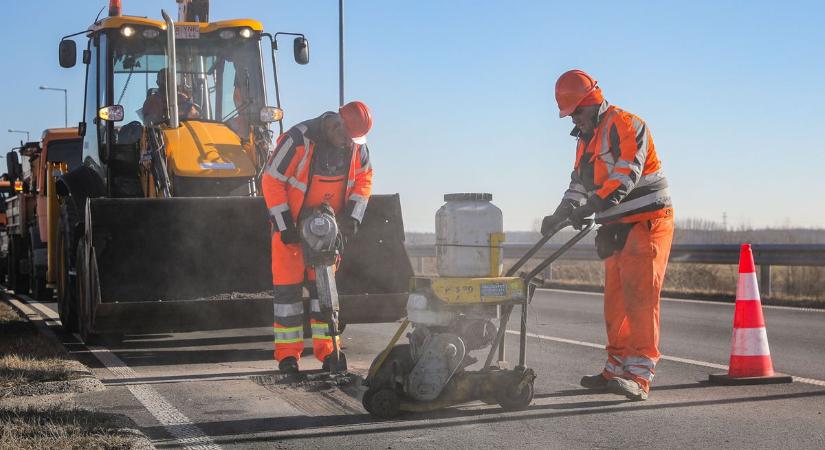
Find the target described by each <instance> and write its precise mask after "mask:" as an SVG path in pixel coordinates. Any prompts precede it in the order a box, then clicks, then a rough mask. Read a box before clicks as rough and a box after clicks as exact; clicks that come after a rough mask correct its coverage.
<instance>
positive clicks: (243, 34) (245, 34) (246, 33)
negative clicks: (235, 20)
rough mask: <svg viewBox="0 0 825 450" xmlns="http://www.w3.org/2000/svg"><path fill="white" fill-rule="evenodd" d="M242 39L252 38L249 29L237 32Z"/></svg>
mask: <svg viewBox="0 0 825 450" xmlns="http://www.w3.org/2000/svg"><path fill="white" fill-rule="evenodd" d="M238 34H240V35H241V37H242V38H244V39H249V38H251V37H252V30H251V29H249V28H241V31H240V32H238Z"/></svg>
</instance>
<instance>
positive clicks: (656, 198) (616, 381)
mask: <svg viewBox="0 0 825 450" xmlns="http://www.w3.org/2000/svg"><path fill="white" fill-rule="evenodd" d="M596 84H597V82H596V80H595V79H593V77H591V76H590V75H588V74H587V73H585V72H583V71H581V70H570V71H568V72H565V73H564V74H562V75H561V77H559V79H558V81H557V82H556V102H557V103H558V106H559V117H566V116H570V117H571V118H572V119H573V125H575V128H573V132H572V133H571V135H572V136H575V137H576V138H577V139H578V142H577V145H576V162H575V165H574V169H573V173H572V175H571V180H570V187H569V188H568V189H567V191H566V192H565V193H564V197H563V198H562V201H561V204H560V205H559V206H558V208H556V211H555V212H554V213H553V215H550V216H547V217H545V218H544V220H543V221H542V226H541V232H542V234H547V233H549V232H550V231H551V230H552V229H554V228H555V227H556V226H557V225H559V224H561V223H562V222H564V221H565V220H568V219H569V220H570V221H571V222H572V223H573V226H574V227H576V228H577V229H581V228H582V226H583V225H584V223H585V221H586V219H587V218H588V217H590V216H591V215H592V214H594V213H595V221H596V223H598V224H601V227H600V228H599V231H598V234H597V235H596V249H597V252H598V253H599V257H601V258H602V259H604V260H605V262H604V271H605V280H604V316H605V325H606V328H607V363H606V364H605V367H604V370H603V371H602V372H601V373H598V374H596V375H590V376H584V377H582V379H581V385H582V386H584V387H586V388H589V389H596V390H605V389H606V390H609V391H610V392H613V393H615V394H619V395H624V396H626V397H627V398H629V399H631V400H646V399H647V396H648V392H649V391H650V383H651V381H653V374H654V367H655V366H656V362H657V361H658V360H659V357H660V353H659V348H658V346H659V295H660V292H661V289H662V281H663V280H664V276H665V269H666V267H667V260H668V256H669V255H670V245H671V242H672V240H673V207H672V205H671V201H670V194H669V193H668V186H667V180H666V179H665V176H664V174H662V171H661V164H660V162H659V158H658V156H657V155H656V150H655V148H654V146H653V137H652V136H651V134H650V130H649V129H648V128H647V125H646V124H645V122H644V121H643V120H642V119H640V118H639V117H636V116H635V115H633V114H630V113H629V112H627V111H624V110H621V109H619V108H617V107H615V106H612V105H610V104H608V103H607V102H606V101H605V100H604V97H603V95H602V91H601V88H600V87H598V86H597V85H596Z"/></svg>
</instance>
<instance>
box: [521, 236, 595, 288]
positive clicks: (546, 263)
mask: <svg viewBox="0 0 825 450" xmlns="http://www.w3.org/2000/svg"><path fill="white" fill-rule="evenodd" d="M595 226H596V224H595V223H593V222H590V223H588V224H587V225H586V226H585V227H584V228H583V229H582V230H581V231H579V234H577V235H575V236H573V238H572V239H570V240H569V241H567V242H566V243H565V244H564V245H562V246H561V248H559V249H558V250H556V251H555V252H554V253H553V254H552V255H550V256H548V257H547V258H546V259H545V260H544V261H542V262H541V263H540V264H539V265H538V266H536V268H535V269H533V270H532V271H531V272H530V273H528V274H527V275H525V276H524V282H525V284H529V283H530V281H531V280H532V279H533V278H535V277H536V275H538V274H540V273H541V272H542V271H543V270H544V268H545V267H547V266H549V265H550V264H552V263H553V261H555V260H557V259H558V258H559V256H561V255H563V254H564V252H566V251H567V250H568V249H569V248H570V247H572V246H574V245H576V243H578V242H579V241H580V240H582V239H583V238H584V237H585V236H587V233H589V232H590V230H592V229H593V227H595Z"/></svg>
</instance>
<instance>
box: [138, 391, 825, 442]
mask: <svg viewBox="0 0 825 450" xmlns="http://www.w3.org/2000/svg"><path fill="white" fill-rule="evenodd" d="M677 386H679V385H677ZM810 397H825V390H823V391H812V392H797V393H791V394H776V395H766V396H748V397H735V398H727V399H717V400H696V401H687V402H679V403H655V401H651V402H647V403H637V402H633V403H629V402H627V401H624V400H614V401H603V402H599V401H595V402H594V401H587V402H579V403H564V404H553V405H534V406H531V407H530V408H529V409H528V410H527V411H522V412H517V413H504V412H502V410H501V409H498V408H487V409H481V410H470V411H467V410H460V409H456V408H451V409H447V410H443V411H439V412H436V413H431V414H426V415H424V414H410V415H407V416H404V417H403V420H394V421H376V420H374V419H372V418H371V417H370V416H369V415H368V414H358V415H333V416H316V417H307V416H293V417H269V418H257V419H245V420H234V421H222V422H201V423H197V424H195V425H197V426H198V427H199V428H201V429H202V430H204V432H206V433H207V434H209V435H210V436H212V437H213V438H217V439H215V441H216V443H218V444H220V443H222V442H225V443H241V442H268V441H286V440H296V439H317V438H325V437H334V436H345V435H348V436H352V435H366V434H378V433H392V432H401V431H415V430H429V429H433V428H446V427H453V426H466V425H468V424H490V423H500V422H508V421H519V422H523V421H525V420H542V419H552V418H560V417H575V416H584V415H592V414H608V413H621V412H625V411H627V412H631V411H650V410H667V409H674V408H695V407H703V406H721V405H735V404H740V403H753V402H768V401H780V400H794V399H803V398H810ZM622 404H623V405H625V406H618V405H622ZM611 406H612V407H611ZM549 410H557V411H549ZM558 410H563V411H558ZM434 419H442V421H440V422H435V421H434ZM354 425H366V426H362V427H357V428H352V427H348V426H354ZM182 426H183V425H182ZM320 427H334V429H330V430H317V431H298V430H308V429H312V428H320ZM342 427H346V428H342ZM143 431H144V432H145V433H147V435H149V436H150V437H153V436H157V437H159V438H160V437H163V436H166V433H167V431H165V430H164V428H163V427H149V428H146V429H144V430H143ZM293 431H298V432H293ZM253 433H283V434H275V435H269V436H248V437H240V436H238V435H247V434H253ZM221 436H227V438H226V439H225V440H221V439H220V437H221ZM229 436H232V437H229ZM165 447H166V446H165V445H163V444H161V445H158V448H165Z"/></svg>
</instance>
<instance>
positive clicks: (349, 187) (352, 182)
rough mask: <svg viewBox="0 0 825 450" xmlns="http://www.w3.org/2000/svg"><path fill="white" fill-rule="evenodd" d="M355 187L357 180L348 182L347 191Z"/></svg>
mask: <svg viewBox="0 0 825 450" xmlns="http://www.w3.org/2000/svg"><path fill="white" fill-rule="evenodd" d="M353 186H355V180H347V189H352V187H353Z"/></svg>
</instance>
